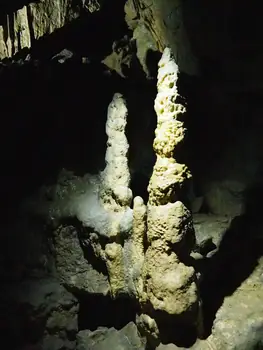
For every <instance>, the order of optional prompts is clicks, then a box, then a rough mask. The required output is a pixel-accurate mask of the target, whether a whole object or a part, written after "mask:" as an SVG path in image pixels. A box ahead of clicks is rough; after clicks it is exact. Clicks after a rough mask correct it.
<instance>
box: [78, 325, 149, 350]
mask: <svg viewBox="0 0 263 350" xmlns="http://www.w3.org/2000/svg"><path fill="white" fill-rule="evenodd" d="M87 349H89V350H109V349H114V350H115V349H116V350H144V349H145V346H144V344H143V342H142V339H141V338H140V337H139V334H138V331H137V327H136V325H135V324H134V323H133V322H130V323H129V324H127V326H125V327H124V328H122V329H121V330H119V331H117V330H116V329H114V328H110V329H107V328H102V327H101V328H98V329H97V330H96V331H94V332H91V331H88V330H87V331H86V330H85V331H80V332H79V333H78V335H77V348H76V350H87Z"/></svg>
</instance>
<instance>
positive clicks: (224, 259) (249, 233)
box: [201, 186, 263, 336]
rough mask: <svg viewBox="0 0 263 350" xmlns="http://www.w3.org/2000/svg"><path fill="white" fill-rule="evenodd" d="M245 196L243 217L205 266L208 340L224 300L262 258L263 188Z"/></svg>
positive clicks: (205, 310) (205, 309)
mask: <svg viewBox="0 0 263 350" xmlns="http://www.w3.org/2000/svg"><path fill="white" fill-rule="evenodd" d="M244 195H245V212H244V214H243V215H241V216H238V217H235V218H234V219H233V221H232V222H231V225H230V227H229V229H228V230H227V231H226V233H225V235H224V237H223V239H222V242H221V244H220V247H219V251H218V252H217V253H216V254H215V255H214V256H213V257H212V258H211V259H210V260H209V261H208V260H207V262H206V263H205V265H204V271H203V273H204V275H203V281H202V283H201V297H202V300H203V306H204V309H203V311H204V326H205V332H206V336H208V335H209V334H210V333H211V327H212V324H213V321H214V319H215V315H216V312H217V311H218V309H219V308H220V306H221V305H222V303H223V301H224V298H225V297H226V296H229V295H232V294H233V293H234V292H235V290H236V289H237V288H238V287H239V286H240V285H241V283H242V282H243V281H244V280H246V278H248V277H249V275H250V274H251V273H252V272H253V270H254V269H255V267H256V266H257V261H258V259H259V257H260V256H262V255H263V244H262V237H263V235H262V231H263V226H262V219H261V215H262V214H261V210H260V208H261V199H262V195H263V188H262V186H261V187H258V186H255V187H251V188H249V189H248V190H247V191H246V193H245V194H244Z"/></svg>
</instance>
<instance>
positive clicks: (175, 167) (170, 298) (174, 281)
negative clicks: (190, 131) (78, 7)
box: [140, 48, 198, 336]
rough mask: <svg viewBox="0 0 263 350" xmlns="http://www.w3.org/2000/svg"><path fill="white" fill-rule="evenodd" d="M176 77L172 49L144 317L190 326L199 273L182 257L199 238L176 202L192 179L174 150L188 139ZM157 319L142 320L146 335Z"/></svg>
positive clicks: (159, 105)
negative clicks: (157, 317) (160, 316)
mask: <svg viewBox="0 0 263 350" xmlns="http://www.w3.org/2000/svg"><path fill="white" fill-rule="evenodd" d="M177 74H178V66H177V65H176V63H175V61H174V59H173V56H172V53H171V50H170V49H168V48H166V49H165V50H164V53H163V56H162V58H161V60H160V62H159V71H158V94H157V97H156V100H155V111H156V114H157V129H156V138H155V140H154V150H155V152H156V154H157V161H156V165H155V166H154V169H153V174H152V177H151V180H150V183H149V186H148V191H149V202H148V204H147V245H148V247H147V250H146V254H145V260H144V266H143V282H144V285H143V288H144V289H143V294H142V296H141V304H142V309H143V310H144V305H148V306H147V309H146V310H148V312H147V311H146V312H145V314H148V315H149V305H150V306H151V308H152V310H154V311H157V310H158V311H162V312H164V313H165V314H167V315H173V316H177V317H178V316H179V317H181V319H182V320H183V319H184V318H185V316H186V315H187V316H186V319H188V321H186V322H190V323H191V322H192V324H194V323H195V322H196V320H197V305H198V295H197V286H196V276H195V271H194V268H193V267H191V266H186V265H184V264H183V263H182V262H181V261H180V260H179V257H178V256H189V253H190V250H191V249H192V247H193V244H194V241H195V238H194V231H193V222H192V217H191V214H190V212H189V211H188V209H187V208H186V207H185V206H184V204H183V203H182V202H181V201H179V200H178V197H176V196H178V195H179V193H180V188H181V185H182V184H183V183H184V182H185V180H186V179H187V178H188V177H189V176H190V174H189V171H188V169H187V167H186V166H185V165H184V164H179V163H177V161H176V160H175V159H174V158H173V152H174V149H175V148H176V145H177V144H178V143H180V142H181V141H182V139H183V135H184V127H183V123H182V122H181V121H179V120H178V117H179V116H181V114H182V113H183V112H184V111H185V109H184V107H183V106H181V105H180V104H177V103H176V98H177V96H178V93H177V86H176V83H177V77H178V76H177ZM176 199H177V200H176ZM185 242H187V243H186V244H184V243H185ZM178 253H179V255H178ZM189 314H191V316H190V317H189ZM153 318H154V317H152V315H149V316H148V318H147V317H143V316H142V318H141V319H140V323H141V325H142V327H143V328H144V331H145V332H146V334H147V333H148V335H150V333H152V331H151V329H152V328H153V329H154V333H156V334H157V336H158V326H157V325H156V324H155V320H154V319H153ZM162 322H163V320H162ZM143 323H145V324H144V326H143ZM147 323H148V324H147ZM154 324H155V326H154ZM156 328H157V330H156ZM150 336H151V335H150Z"/></svg>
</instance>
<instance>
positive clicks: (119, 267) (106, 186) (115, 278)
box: [100, 93, 132, 296]
mask: <svg viewBox="0 0 263 350" xmlns="http://www.w3.org/2000/svg"><path fill="white" fill-rule="evenodd" d="M127 114H128V110H127V107H126V104H125V101H124V99H123V98H122V96H121V94H117V93H116V94H115V95H114V97H113V100H112V102H111V103H110V105H109V107H108V118H107V124H106V133H107V135H108V143H107V151H106V157H105V160H106V167H105V169H104V171H103V172H102V173H101V187H100V199H101V202H102V205H103V207H104V208H105V210H106V211H107V212H108V213H109V218H110V220H109V227H108V236H109V237H110V239H111V241H112V242H110V243H108V244H106V247H105V253H106V265H107V268H108V274H109V279H110V285H111V292H112V295H113V296H116V295H117V294H118V293H124V292H128V291H127V288H128V284H129V283H128V280H129V271H125V270H126V268H129V267H128V266H127V264H125V254H124V250H123V249H124V247H123V244H124V238H125V237H124V236H125V233H126V234H128V233H129V231H131V228H132V210H131V209H130V204H131V200H132V191H131V189H130V188H129V183H130V172H129V167H128V149H129V144H128V141H127V138H126V135H125V128H126V123H127ZM126 238H127V237H126Z"/></svg>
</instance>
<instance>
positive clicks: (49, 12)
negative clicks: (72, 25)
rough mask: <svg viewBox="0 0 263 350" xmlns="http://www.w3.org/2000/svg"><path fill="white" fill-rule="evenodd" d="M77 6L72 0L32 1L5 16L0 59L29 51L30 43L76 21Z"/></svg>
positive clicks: (78, 10)
mask: <svg viewBox="0 0 263 350" xmlns="http://www.w3.org/2000/svg"><path fill="white" fill-rule="evenodd" d="M96 2H97V1H96ZM80 5H81V1H79V4H77V3H76V2H75V1H73V0H66V1H64V0H45V1H40V2H35V3H33V2H32V3H31V4H29V5H27V6H23V7H22V8H21V9H19V10H17V11H16V12H15V13H12V14H9V15H6V24H5V25H2V26H0V59H3V58H5V57H11V56H12V55H14V54H15V53H17V52H18V51H19V50H20V49H23V48H30V47H31V43H32V41H33V40H37V39H39V38H41V37H42V36H43V35H45V34H51V33H53V32H54V31H55V30H56V29H58V28H61V27H63V26H64V25H65V24H66V23H67V22H69V21H71V20H73V19H74V18H77V17H78V16H79V13H80V8H81V6H80ZM11 16H12V17H13V18H12V20H11ZM13 19H14V20H13ZM12 23H13V24H12Z"/></svg>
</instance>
